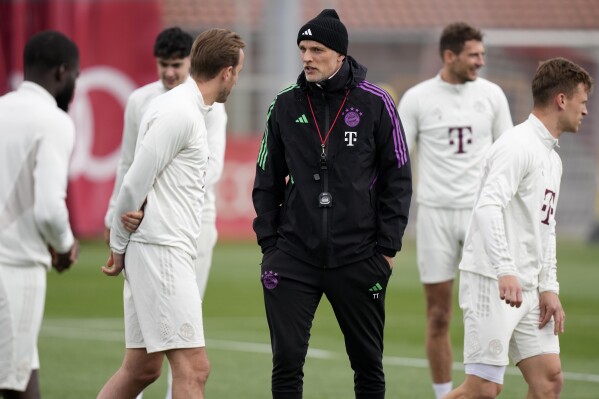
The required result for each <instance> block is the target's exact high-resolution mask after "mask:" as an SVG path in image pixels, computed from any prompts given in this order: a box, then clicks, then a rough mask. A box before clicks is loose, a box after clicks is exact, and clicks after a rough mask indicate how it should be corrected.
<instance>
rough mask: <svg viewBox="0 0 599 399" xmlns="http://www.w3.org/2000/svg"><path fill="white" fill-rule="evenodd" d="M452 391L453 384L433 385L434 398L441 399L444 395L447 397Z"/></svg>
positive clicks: (450, 382)
mask: <svg viewBox="0 0 599 399" xmlns="http://www.w3.org/2000/svg"><path fill="white" fill-rule="evenodd" d="M452 389H453V382H452V381H449V382H444V383H443V384H433V391H435V398H437V399H441V398H442V397H443V396H444V395H447V394H448V393H449V392H451V390H452Z"/></svg>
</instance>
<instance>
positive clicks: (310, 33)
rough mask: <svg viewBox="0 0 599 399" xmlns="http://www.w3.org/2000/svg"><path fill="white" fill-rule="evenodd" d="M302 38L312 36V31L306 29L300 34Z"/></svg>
mask: <svg viewBox="0 0 599 399" xmlns="http://www.w3.org/2000/svg"><path fill="white" fill-rule="evenodd" d="M302 36H312V31H311V30H310V29H309V28H308V29H306V30H305V31H303V32H302Z"/></svg>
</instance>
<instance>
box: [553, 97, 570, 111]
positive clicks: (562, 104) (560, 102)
mask: <svg viewBox="0 0 599 399" xmlns="http://www.w3.org/2000/svg"><path fill="white" fill-rule="evenodd" d="M567 99H568V98H567V96H566V95H565V94H564V93H558V94H557V95H556V96H555V104H556V105H557V107H558V108H559V109H564V108H566V100H567Z"/></svg>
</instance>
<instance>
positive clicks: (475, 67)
mask: <svg viewBox="0 0 599 399" xmlns="http://www.w3.org/2000/svg"><path fill="white" fill-rule="evenodd" d="M482 36H483V35H482V33H481V32H480V31H479V30H478V29H475V28H473V27H471V26H469V25H467V24H465V23H454V24H451V25H448V26H447V27H446V28H445V29H444V30H443V32H442V34H441V39H440V43H439V52H440V55H441V59H442V60H443V68H442V69H441V71H440V72H439V74H438V75H437V76H436V77H434V78H432V79H429V80H426V81H424V82H422V83H420V84H418V85H416V86H414V87H413V88H411V89H409V90H408V91H407V92H406V93H405V94H404V95H403V97H402V98H401V101H400V102H399V107H398V111H399V116H400V117H401V120H402V122H403V125H404V128H405V132H406V139H407V141H408V148H409V150H410V151H413V149H414V146H415V145H416V143H417V148H418V150H417V152H418V162H417V164H418V168H419V177H418V189H417V201H418V217H417V227H416V234H417V236H416V246H417V257H418V269H419V272H420V280H421V282H422V283H423V285H424V293H425V300H426V320H427V321H426V352H427V357H428V361H429V367H430V372H431V376H432V380H433V390H434V391H435V396H436V398H437V399H438V398H440V397H442V396H443V395H444V394H446V393H447V392H449V391H451V389H452V381H451V380H452V376H451V367H452V350H451V339H450V334H449V323H450V320H451V312H452V288H453V280H454V278H455V277H456V272H457V268H458V264H459V262H460V258H461V254H462V246H463V243H464V236H465V233H466V227H467V224H468V219H469V218H470V214H471V212H472V206H473V205H474V199H475V192H476V184H477V181H478V180H477V178H478V176H479V173H480V167H481V162H482V158H483V155H484V154H485V152H486V150H487V149H488V148H489V147H490V146H491V144H492V143H493V141H495V140H496V139H497V138H498V137H499V135H500V134H501V133H503V132H504V131H505V130H507V129H509V128H511V127H512V119H511V116H510V110H509V106H508V102H507V99H506V97H505V94H503V91H502V90H501V88H499V86H497V85H496V84H494V83H491V82H489V81H488V80H485V79H483V78H481V77H479V76H478V72H479V69H480V68H482V67H483V66H484V65H485V58H484V56H485V49H484V46H483V42H482Z"/></svg>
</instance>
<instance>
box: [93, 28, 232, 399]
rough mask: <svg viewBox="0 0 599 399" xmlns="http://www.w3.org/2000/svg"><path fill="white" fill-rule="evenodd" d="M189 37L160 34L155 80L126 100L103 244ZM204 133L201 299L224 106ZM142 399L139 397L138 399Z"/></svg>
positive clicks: (130, 218)
mask: <svg viewBox="0 0 599 399" xmlns="http://www.w3.org/2000/svg"><path fill="white" fill-rule="evenodd" d="M192 43H193V38H192V37H191V35H189V34H188V33H187V32H184V31H183V30H181V29H180V28H177V27H173V28H168V29H165V30H163V31H162V32H160V34H159V35H158V36H157V37H156V41H155V43H154V57H156V65H157V72H158V77H159V80H158V81H156V82H153V83H150V84H147V85H145V86H143V87H140V88H139V89H137V90H135V91H134V92H133V93H131V95H130V96H129V99H128V100H127V105H126V107H125V118H124V119H125V120H124V128H123V139H122V144H121V158H120V161H119V165H118V169H117V173H116V180H115V185H114V190H113V192H112V196H111V198H110V203H109V206H108V210H107V212H106V217H105V219H104V221H105V224H106V234H105V236H106V240H107V241H109V238H108V237H109V236H110V225H111V223H112V219H113V216H114V206H115V203H116V198H117V196H118V193H119V190H120V188H121V185H122V181H123V176H124V175H125V174H126V173H127V171H128V170H129V167H130V166H131V163H132V162H133V157H134V154H135V148H136V143H137V142H138V138H139V137H141V136H138V133H139V126H140V122H141V119H142V116H143V114H144V113H145V111H146V110H147V109H148V106H149V105H150V102H151V101H152V100H153V99H154V98H156V97H158V96H159V95H161V94H164V93H166V92H168V91H169V90H170V89H172V88H174V87H176V86H178V85H179V84H181V83H183V82H184V81H185V80H186V79H188V76H189V67H190V63H189V52H190V51H191V45H192ZM205 122H206V129H207V131H208V149H209V151H210V154H209V155H210V156H209V163H208V171H207V174H206V182H205V188H206V194H205V197H204V207H203V210H202V224H201V233H200V237H199V239H198V242H197V245H198V254H197V257H196V259H195V262H194V263H195V273H196V282H197V284H198V287H199V289H200V295H201V297H202V298H203V297H204V293H205V291H206V284H207V282H208V275H209V272H210V267H211V265H212V252H213V249H214V246H215V244H216V240H217V236H218V232H217V230H216V199H215V193H214V191H215V186H216V183H217V182H218V180H219V179H220V177H221V175H222V171H223V166H224V156H225V143H226V125H227V113H226V111H225V106H224V104H221V103H214V105H213V107H212V110H211V111H210V112H209V113H208V114H207V115H206V117H205ZM139 216H140V215H139V214H136V213H133V214H130V215H125V216H124V218H123V221H124V222H125V223H131V225H130V226H131V228H133V229H134V228H136V227H137V225H138V223H139V220H138V219H137V218H138V217H139ZM171 393H172V375H171V373H170V372H169V375H168V386H167V394H166V398H167V399H170V398H171ZM141 398H142V394H140V395H139V396H138V399H141Z"/></svg>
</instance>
